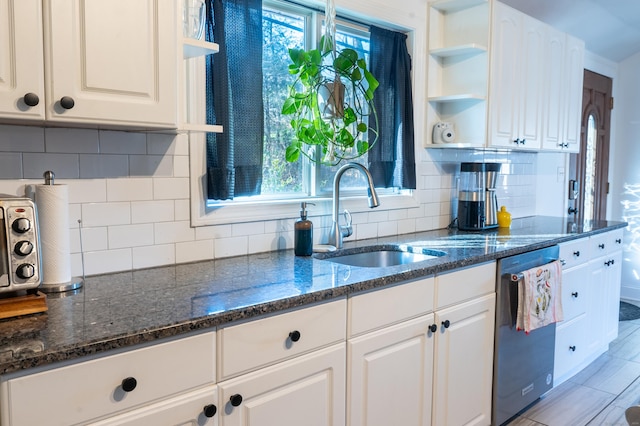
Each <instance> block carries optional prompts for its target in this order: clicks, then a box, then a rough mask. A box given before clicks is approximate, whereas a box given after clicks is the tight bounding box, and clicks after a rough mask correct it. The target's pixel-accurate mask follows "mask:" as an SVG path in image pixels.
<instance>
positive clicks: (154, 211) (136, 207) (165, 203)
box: [131, 200, 178, 223]
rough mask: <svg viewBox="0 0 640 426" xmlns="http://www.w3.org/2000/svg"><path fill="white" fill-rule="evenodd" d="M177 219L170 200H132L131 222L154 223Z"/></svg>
mask: <svg viewBox="0 0 640 426" xmlns="http://www.w3.org/2000/svg"><path fill="white" fill-rule="evenodd" d="M172 220H178V219H177V218H176V217H175V214H174V202H173V201H172V200H160V201H133V202H132V203H131V223H156V222H170V221H172Z"/></svg>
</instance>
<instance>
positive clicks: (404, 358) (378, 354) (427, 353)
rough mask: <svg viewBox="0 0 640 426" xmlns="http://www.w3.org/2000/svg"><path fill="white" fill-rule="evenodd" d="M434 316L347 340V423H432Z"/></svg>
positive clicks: (422, 425)
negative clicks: (430, 328) (432, 328)
mask: <svg viewBox="0 0 640 426" xmlns="http://www.w3.org/2000/svg"><path fill="white" fill-rule="evenodd" d="M432 324H433V314H429V315H426V316H422V317H420V318H417V319H414V320H411V321H406V322H403V323H401V324H398V325H395V326H391V327H387V328H384V329H382V330H378V331H375V332H372V333H368V334H366V335H364V336H361V337H358V338H355V339H352V340H350V341H349V342H348V347H347V352H348V372H349V373H348V374H349V376H348V384H347V389H348V390H347V397H348V399H347V407H348V408H347V424H348V425H350V426H388V425H403V426H428V425H430V424H431V395H432V393H431V392H432V371H433V340H434V339H433V337H434V335H433V333H432V332H430V331H429V327H430V326H431V325H432Z"/></svg>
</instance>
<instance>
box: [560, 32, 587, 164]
mask: <svg viewBox="0 0 640 426" xmlns="http://www.w3.org/2000/svg"><path fill="white" fill-rule="evenodd" d="M566 37H567V46H566V51H565V61H566V62H565V69H566V71H565V83H566V91H567V95H566V96H567V98H566V100H565V109H564V113H565V117H564V143H566V144H567V145H568V147H567V151H568V152H578V151H579V150H580V130H581V126H582V91H583V87H582V80H583V79H584V42H583V41H582V40H580V39H577V38H575V37H571V36H569V35H567V36H566Z"/></svg>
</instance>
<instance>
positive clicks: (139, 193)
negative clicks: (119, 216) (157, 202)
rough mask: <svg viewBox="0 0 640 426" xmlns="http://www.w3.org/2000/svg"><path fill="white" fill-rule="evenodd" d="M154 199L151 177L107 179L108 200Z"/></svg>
mask: <svg viewBox="0 0 640 426" xmlns="http://www.w3.org/2000/svg"><path fill="white" fill-rule="evenodd" d="M152 199H153V180H152V179H150V178H132V179H129V178H124V179H107V201H141V200H152Z"/></svg>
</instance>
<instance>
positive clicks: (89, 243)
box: [69, 226, 109, 253]
mask: <svg viewBox="0 0 640 426" xmlns="http://www.w3.org/2000/svg"><path fill="white" fill-rule="evenodd" d="M81 234H82V249H83V250H84V251H85V253H86V252H88V251H97V250H107V249H108V248H109V242H108V239H107V227H106V226H101V227H94V228H84V227H83V228H82V229H80V228H75V229H71V230H70V232H69V238H70V243H71V253H79V252H80V235H81Z"/></svg>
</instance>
